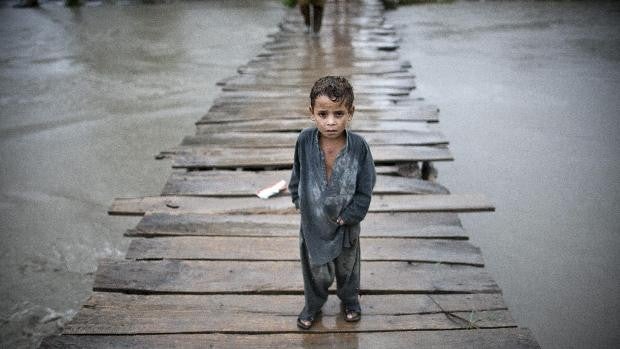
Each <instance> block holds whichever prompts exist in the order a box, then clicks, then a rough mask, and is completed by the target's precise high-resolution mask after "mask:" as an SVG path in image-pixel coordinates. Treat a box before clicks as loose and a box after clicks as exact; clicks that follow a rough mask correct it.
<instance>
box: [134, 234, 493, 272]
mask: <svg viewBox="0 0 620 349" xmlns="http://www.w3.org/2000/svg"><path fill="white" fill-rule="evenodd" d="M360 244H361V246H363V249H364V254H363V255H362V260H363V261H412V262H427V263H447V264H463V265H473V266H480V267H481V266H483V265H484V262H483V260H482V255H481V254H480V249H478V248H477V247H475V246H473V245H471V244H470V243H469V242H467V241H462V240H418V239H404V238H401V239H398V238H391V239H386V238H366V237H363V238H361V240H360ZM125 257H126V258H127V259H161V258H166V259H201V260H257V261H280V260H282V261H297V260H299V239H298V238H297V237H272V238H265V237H222V236H211V237H195V236H194V237H189V236H188V237H161V238H159V239H148V238H143V239H138V238H136V239H133V240H132V241H131V245H130V246H129V250H128V251H127V255H126V256H125Z"/></svg>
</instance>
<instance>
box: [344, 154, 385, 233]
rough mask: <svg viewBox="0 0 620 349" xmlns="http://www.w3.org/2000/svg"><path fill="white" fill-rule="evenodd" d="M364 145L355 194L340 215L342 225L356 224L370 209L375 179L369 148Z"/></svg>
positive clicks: (373, 164)
mask: <svg viewBox="0 0 620 349" xmlns="http://www.w3.org/2000/svg"><path fill="white" fill-rule="evenodd" d="M364 145H365V152H364V155H363V156H362V161H361V168H360V171H359V172H358V174H357V181H356V186H355V194H353V197H352V200H351V202H350V203H349V205H348V206H346V207H345V208H344V210H343V211H342V213H341V214H340V217H341V218H342V220H343V221H344V224H347V225H352V224H358V223H360V222H361V221H362V220H363V219H364V217H366V213H367V212H368V208H369V207H370V199H371V197H372V190H373V188H374V186H375V181H376V178H377V175H376V172H375V163H374V160H373V158H372V154H371V153H370V147H369V146H368V144H364Z"/></svg>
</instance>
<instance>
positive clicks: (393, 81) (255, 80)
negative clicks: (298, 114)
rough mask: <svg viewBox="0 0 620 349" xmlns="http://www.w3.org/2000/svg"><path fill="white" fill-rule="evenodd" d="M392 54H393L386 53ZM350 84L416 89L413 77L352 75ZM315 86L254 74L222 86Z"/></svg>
mask: <svg viewBox="0 0 620 349" xmlns="http://www.w3.org/2000/svg"><path fill="white" fill-rule="evenodd" d="M385 53H390V54H391V52H385ZM348 80H349V82H350V83H351V86H353V87H354V89H355V91H357V90H359V89H362V88H397V89H407V90H412V89H414V88H415V87H416V83H415V79H414V78H413V77H392V78H384V77H383V76H360V75H350V76H349V79H348ZM313 84H314V81H312V80H311V79H303V78H301V77H298V78H289V79H275V78H270V77H261V76H258V75H252V74H243V75H236V76H234V77H231V78H230V79H227V80H226V81H222V83H220V85H222V86H224V88H229V89H243V88H250V89H252V88H261V87H264V88H297V87H302V88H305V91H306V93H307V91H309V89H310V88H311V87H312V85H313Z"/></svg>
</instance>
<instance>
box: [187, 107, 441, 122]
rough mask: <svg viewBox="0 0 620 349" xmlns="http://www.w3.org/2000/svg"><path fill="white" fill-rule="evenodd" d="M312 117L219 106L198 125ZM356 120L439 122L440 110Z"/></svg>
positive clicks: (302, 111)
mask: <svg viewBox="0 0 620 349" xmlns="http://www.w3.org/2000/svg"><path fill="white" fill-rule="evenodd" d="M309 116H310V114H309V112H308V108H307V106H306V105H303V104H302V105H300V106H298V107H294V108H291V109H279V108H277V109H276V108H264V107H252V105H247V106H234V107H231V108H226V107H224V106H220V107H217V108H213V109H212V110H211V111H209V112H208V113H207V114H205V115H204V116H203V117H202V118H201V119H200V120H198V121H197V122H196V124H197V125H200V124H211V123H232V122H241V121H251V120H272V121H273V120H300V119H301V120H303V119H309ZM354 120H355V121H358V120H371V121H414V122H415V121H425V122H437V121H438V120H439V116H438V109H437V108H436V107H435V106H433V105H423V106H414V107H412V108H391V109H390V108H385V109H382V110H363V111H356V112H355V114H354Z"/></svg>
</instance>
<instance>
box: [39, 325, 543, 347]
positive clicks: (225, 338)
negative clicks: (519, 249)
mask: <svg viewBox="0 0 620 349" xmlns="http://www.w3.org/2000/svg"><path fill="white" fill-rule="evenodd" d="M206 344H208V345H210V346H213V347H214V348H219V349H237V348H255V349H272V348H314V349H328V348H341V349H376V348H391V349H411V348H416V349H471V348H476V349H497V348H502V349H536V348H540V346H539V345H538V343H537V342H536V340H535V339H534V336H533V335H532V333H531V331H529V330H528V329H526V328H497V329H478V330H467V331H462V330H459V331H396V332H360V333H286V334H265V335H239V334H217V333H214V334H170V335H165V334H164V335H157V336H149V335H124V336H123V335H118V336H117V335H115V336H105V335H99V336H97V335H91V336H79V335H63V336H53V337H46V338H45V339H44V340H43V343H42V344H41V348H42V349H54V348H83V349H100V348H106V349H116V348H118V349H121V348H123V349H125V348H136V349H159V348H161V349H168V348H183V349H198V348H204V347H205V345H206Z"/></svg>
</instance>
